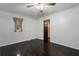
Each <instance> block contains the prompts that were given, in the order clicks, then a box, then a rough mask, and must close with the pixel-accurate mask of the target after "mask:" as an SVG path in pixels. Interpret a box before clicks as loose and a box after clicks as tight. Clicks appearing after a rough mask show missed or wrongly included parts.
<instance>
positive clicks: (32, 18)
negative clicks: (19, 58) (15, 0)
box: [0, 3, 79, 56]
mask: <svg viewBox="0 0 79 59" xmlns="http://www.w3.org/2000/svg"><path fill="white" fill-rule="evenodd" d="M0 24H1V25H0V56H79V26H78V25H79V3H0Z"/></svg>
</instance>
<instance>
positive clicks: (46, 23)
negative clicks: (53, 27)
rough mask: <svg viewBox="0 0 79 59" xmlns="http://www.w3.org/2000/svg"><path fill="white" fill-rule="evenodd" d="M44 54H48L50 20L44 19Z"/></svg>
mask: <svg viewBox="0 0 79 59" xmlns="http://www.w3.org/2000/svg"><path fill="white" fill-rule="evenodd" d="M44 55H50V20H49V19H48V20H45V21H44Z"/></svg>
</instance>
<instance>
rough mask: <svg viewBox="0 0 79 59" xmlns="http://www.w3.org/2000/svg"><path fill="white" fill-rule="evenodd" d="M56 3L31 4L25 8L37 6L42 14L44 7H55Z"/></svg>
mask: <svg viewBox="0 0 79 59" xmlns="http://www.w3.org/2000/svg"><path fill="white" fill-rule="evenodd" d="M55 5H56V3H31V4H29V5H27V6H26V7H27V8H31V7H33V6H39V7H40V12H43V7H44V6H55Z"/></svg>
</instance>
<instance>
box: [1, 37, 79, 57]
mask: <svg viewBox="0 0 79 59" xmlns="http://www.w3.org/2000/svg"><path fill="white" fill-rule="evenodd" d="M43 50H44V49H43V40H40V39H34V40H31V41H25V42H21V43H16V44H12V45H7V46H3V47H0V56H17V55H18V54H20V55H21V56H43V53H44V52H43ZM50 56H79V50H76V49H72V48H69V47H65V46H62V45H58V44H55V43H51V46H50Z"/></svg>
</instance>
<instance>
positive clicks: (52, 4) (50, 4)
mask: <svg viewBox="0 0 79 59" xmlns="http://www.w3.org/2000/svg"><path fill="white" fill-rule="evenodd" d="M45 5H48V6H54V5H56V3H45Z"/></svg>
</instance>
